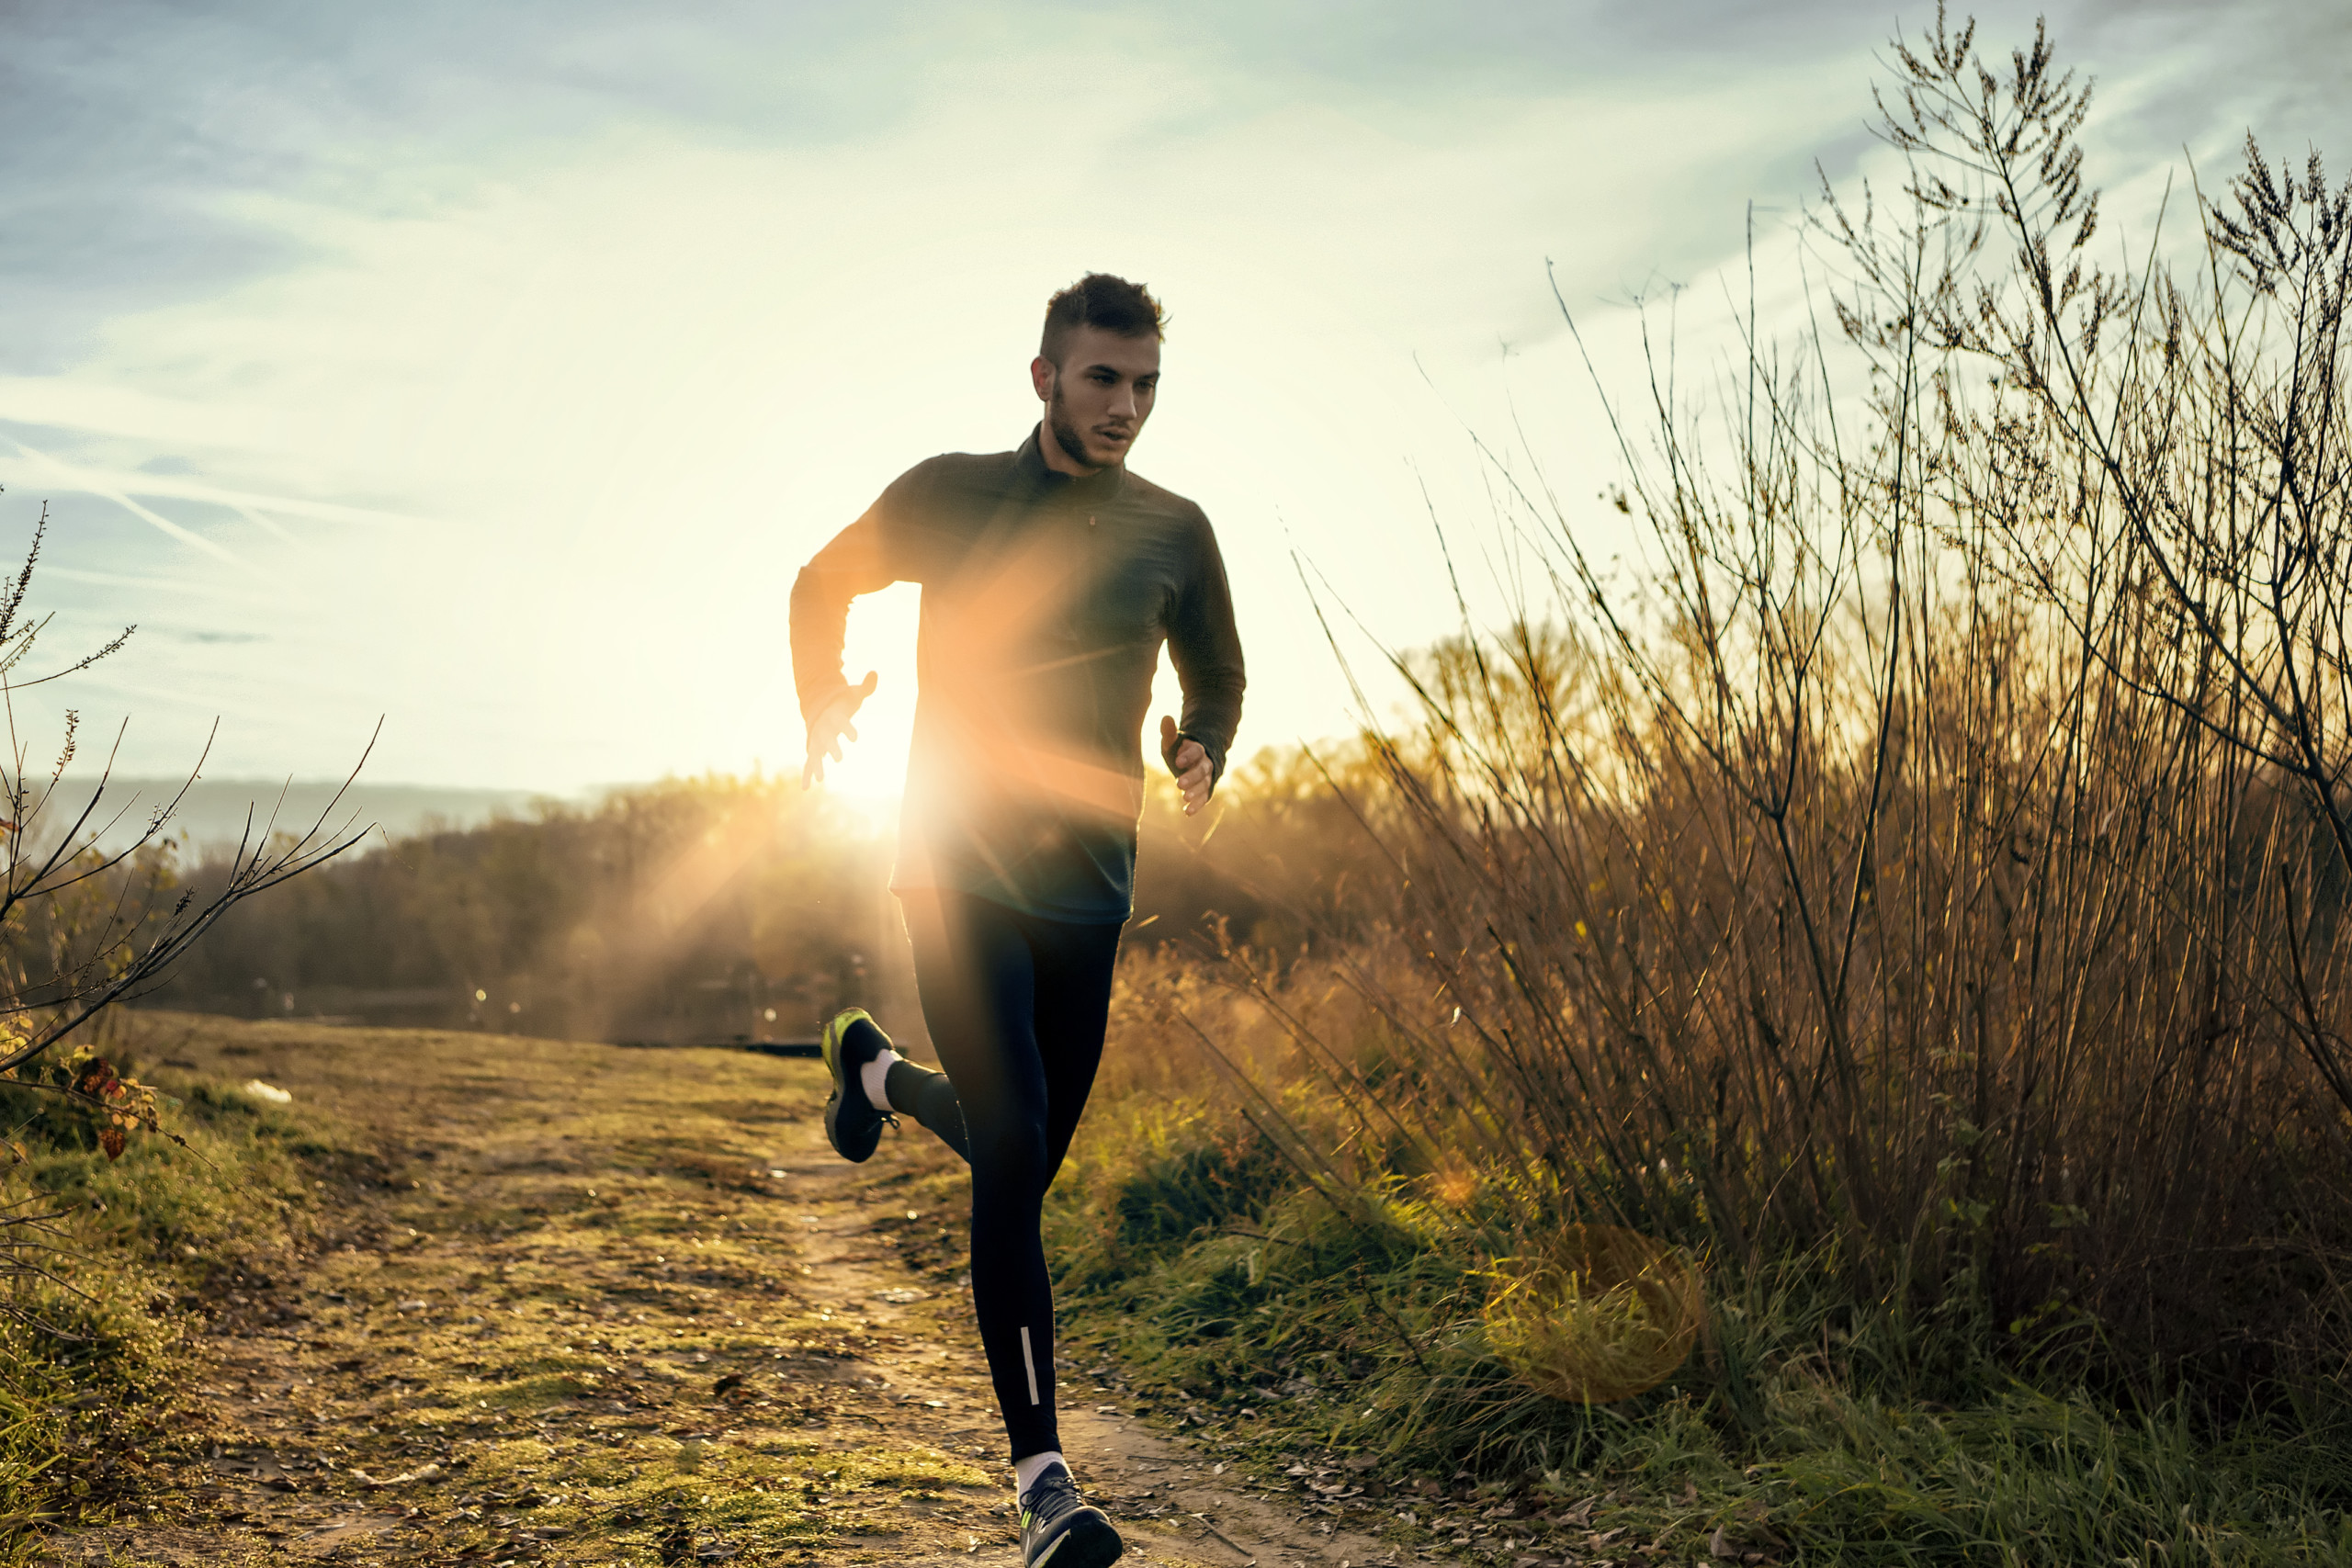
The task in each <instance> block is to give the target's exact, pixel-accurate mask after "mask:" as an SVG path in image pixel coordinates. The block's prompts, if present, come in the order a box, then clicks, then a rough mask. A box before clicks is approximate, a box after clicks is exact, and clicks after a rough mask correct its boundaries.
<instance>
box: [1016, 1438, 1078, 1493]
mask: <svg viewBox="0 0 2352 1568" xmlns="http://www.w3.org/2000/svg"><path fill="white" fill-rule="evenodd" d="M1056 1464H1057V1465H1060V1466H1061V1467H1062V1468H1063V1469H1064V1470H1068V1469H1069V1461H1068V1460H1066V1459H1064V1458H1062V1456H1061V1454H1060V1452H1059V1451H1058V1450H1054V1449H1047V1450H1046V1451H1045V1452H1044V1453H1041V1454H1031V1455H1030V1456H1029V1457H1028V1458H1027V1459H1017V1460H1014V1461H1012V1495H1013V1496H1014V1497H1015V1498H1016V1499H1017V1498H1021V1497H1026V1496H1027V1495H1029V1488H1031V1487H1032V1486H1035V1485H1036V1484H1037V1477H1039V1476H1041V1475H1043V1474H1045V1473H1046V1467H1047V1466H1048V1465H1056Z"/></svg>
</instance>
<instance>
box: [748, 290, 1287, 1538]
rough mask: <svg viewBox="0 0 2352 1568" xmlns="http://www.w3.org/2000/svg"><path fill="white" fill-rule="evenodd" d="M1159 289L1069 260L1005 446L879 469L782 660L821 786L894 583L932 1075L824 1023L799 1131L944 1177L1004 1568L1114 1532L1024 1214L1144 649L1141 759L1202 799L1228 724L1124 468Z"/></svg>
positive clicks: (1229, 616) (1196, 600)
mask: <svg viewBox="0 0 2352 1568" xmlns="http://www.w3.org/2000/svg"><path fill="white" fill-rule="evenodd" d="M1163 322H1164V318H1163V316H1162V314H1161V311H1160V308H1159V301H1157V300H1156V299H1153V298H1152V297H1151V296H1150V294H1148V293H1147V292H1146V291H1145V290H1144V289H1143V288H1141V287H1140V286H1138V285H1136V284H1132V283H1129V282H1127V281H1125V279H1123V278H1117V277H1112V276H1107V275H1105V274H1102V273H1095V274H1092V275H1091V276H1087V277H1084V278H1081V279H1080V281H1079V282H1077V283H1075V284H1072V285H1071V286H1070V287H1069V288H1065V289H1063V290H1062V291H1061V292H1060V293H1058V294H1056V295H1055V296H1054V297H1053V299H1052V300H1051V301H1050V302H1049V303H1048V304H1047V306H1046V329H1045V340H1044V343H1043V344H1042V346H1041V347H1040V349H1039V351H1038V354H1037V357H1036V358H1035V360H1033V361H1032V362H1031V363H1030V367H1029V373H1030V378H1031V381H1032V383H1033V385H1034V387H1035V391H1036V394H1037V398H1038V400H1039V401H1040V402H1041V403H1042V404H1043V405H1044V417H1043V418H1042V419H1041V420H1040V421H1039V423H1038V425H1037V428H1036V429H1035V431H1033V432H1032V433H1031V434H1030V436H1029V439H1028V440H1027V441H1025V442H1024V443H1023V444H1022V446H1021V447H1020V449H1019V450H1018V451H1013V452H1001V453H996V454H993V455H990V456H987V457H976V456H972V455H970V454H964V453H956V454H951V455H948V456H945V457H933V458H932V459H931V460H929V461H928V462H924V463H919V464H917V465H916V466H915V467H914V468H910V469H908V470H907V472H906V473H904V474H902V475H900V476H899V478H898V479H895V480H894V481H892V483H891V485H890V487H889V488H888V490H886V491H883V492H882V497H881V499H880V500H878V501H876V502H875V503H874V504H873V505H872V506H871V507H869V508H868V509H867V510H866V513H865V515H864V516H863V517H860V518H859V519H858V520H857V521H856V522H855V523H853V524H851V525H849V526H848V527H847V528H845V529H843V530H842V533H841V534H840V535H839V536H836V537H835V538H834V540H833V541H832V543H831V544H829V545H827V546H826V547H824V548H823V549H821V550H820V551H819V552H818V553H817V556H816V558H814V559H813V560H811V561H810V562H809V565H808V567H807V568H806V569H805V570H802V572H801V573H800V577H799V580H798V581H797V582H796V583H795V584H794V585H793V590H792V668H793V676H794V681H795V683H796V685H797V688H798V693H799V698H800V711H801V715H802V716H803V717H804V718H805V719H806V720H807V721H808V726H809V752H808V759H809V760H808V762H807V764H806V766H805V769H804V771H803V773H802V783H803V784H812V783H815V782H817V781H819V780H820V779H821V778H822V777H823V776H824V766H825V760H826V759H827V758H828V757H830V758H831V759H832V760H834V761H840V760H841V756H842V742H843V741H844V740H854V739H857V730H856V728H855V727H854V724H853V722H852V721H853V719H854V716H855V715H856V713H857V709H858V707H859V705H861V704H863V703H864V702H865V699H866V697H867V696H869V695H870V694H872V693H873V691H874V687H875V676H874V674H873V672H871V671H868V672H867V674H866V676H865V680H864V681H863V682H860V683H858V684H857V685H854V686H853V685H851V684H850V683H849V680H848V677H847V675H846V673H845V672H844V671H843V670H842V628H843V626H844V624H845V622H846V620H847V617H848V614H849V604H850V601H851V600H852V599H853V598H854V597H856V596H857V595H858V594H860V593H870V592H874V591H876V589H880V588H884V587H887V586H888V585H889V584H890V583H893V582H920V583H922V621H921V626H920V629H919V631H918V633H917V636H916V642H915V666H916V676H917V684H918V691H917V694H916V703H915V728H914V746H913V751H912V754H911V756H910V759H909V761H908V765H907V785H906V807H905V814H904V817H903V819H902V821H901V823H900V828H899V863H898V868H897V871H896V872H895V873H894V874H893V875H892V877H891V881H890V886H891V889H892V890H893V891H894V892H896V893H897V894H898V896H899V903H900V908H901V911H902V912H903V914H904V915H905V918H906V923H907V934H908V938H909V940H910V942H911V943H912V945H913V949H914V964H915V982H916V988H917V990H918V992H919V993H920V995H921V997H922V1015H923V1021H924V1022H925V1023H926V1024H927V1025H928V1026H929V1028H930V1031H931V1039H932V1043H933V1046H935V1047H936V1048H937V1050H938V1052H939V1060H940V1064H941V1066H944V1067H945V1068H946V1071H945V1073H944V1074H941V1073H934V1072H932V1071H930V1070H929V1069H927V1068H924V1067H922V1066H917V1065H916V1064H915V1063H913V1062H910V1061H908V1060H906V1059H904V1058H903V1057H900V1056H899V1055H898V1054H897V1053H896V1052H894V1051H892V1050H891V1049H890V1042H889V1039H888V1036H886V1035H885V1034H884V1033H883V1032H882V1031H881V1030H880V1029H878V1028H876V1026H875V1024H874V1021H872V1020H871V1019H869V1018H868V1017H866V1015H865V1013H864V1012H862V1011H858V1010H851V1011H849V1012H845V1013H843V1014H842V1015H841V1016H840V1017H839V1018H837V1019H835V1020H834V1021H832V1022H831V1024H829V1025H828V1026H827V1027H826V1030H825V1040H824V1045H825V1050H824V1055H825V1063H826V1066H827V1067H828V1068H829V1069H830V1071H831V1075H832V1094H831V1099H830V1100H827V1102H826V1105H825V1131H826V1134H827V1135H828V1136H829V1137H831V1140H832V1143H833V1147H834V1148H835V1149H837V1150H838V1151H840V1153H841V1154H842V1156H844V1157H845V1158H848V1159H853V1160H863V1159H865V1157H867V1156H869V1155H871V1154H872V1153H873V1152H874V1148H875V1145H876V1142H877V1141H878V1140H879V1138H880V1136H881V1128H882V1123H883V1122H885V1121H891V1122H895V1120H896V1118H897V1117H898V1116H899V1115H905V1116H911V1117H913V1118H914V1119H915V1120H916V1121H917V1122H920V1123H921V1124H922V1126H924V1127H926V1128H928V1129H929V1130H930V1131H931V1132H933V1134H937V1135H938V1136H939V1137H940V1138H941V1139H943V1140H944V1142H946V1143H947V1144H948V1145H949V1146H950V1147H952V1148H954V1149H955V1150H956V1152H957V1153H958V1154H960V1155H962V1156H964V1157H965V1158H966V1159H967V1160H968V1161H969V1162H970V1164H971V1168H972V1233H971V1239H972V1303H973V1306H974V1309H975V1312H976V1314H977V1316H978V1320H979V1331H980V1344H981V1348H983V1349H984V1350H985V1351H986V1352H987V1355H988V1361H989V1376H990V1380H991V1381H992V1382H993V1383H994V1384H995V1387H996V1397H997V1404H999V1406H1000V1407H1001V1409H1002V1410H1003V1412H1004V1426H1005V1434H1006V1436H1007V1437H1008V1438H1010V1439H1011V1444H1012V1468H1013V1475H1014V1481H1015V1496H1016V1497H1017V1499H1018V1501H1019V1505H1020V1515H1021V1554H1022V1562H1023V1564H1025V1565H1027V1568H1103V1564H1106V1563H1109V1562H1114V1561H1115V1560H1116V1559H1117V1558H1118V1557H1119V1555H1120V1553H1121V1552H1122V1551H1124V1550H1125V1549H1124V1547H1123V1546H1122V1544H1121V1542H1120V1540H1119V1535H1118V1532H1117V1531H1116V1530H1115V1529H1113V1528H1112V1525H1111V1521H1110V1519H1109V1518H1108V1517H1105V1516H1104V1515H1103V1512H1102V1511H1101V1510H1100V1509H1098V1508H1095V1507H1092V1506H1090V1505H1088V1504H1087V1503H1086V1501H1085V1500H1084V1498H1083V1497H1082V1496H1080V1493H1079V1490H1078V1486H1077V1484H1076V1483H1075V1482H1074V1481H1073V1480H1072V1479H1071V1476H1070V1471H1069V1464H1068V1463H1067V1462H1066V1461H1064V1460H1063V1458H1062V1453H1061V1438H1060V1437H1059V1435H1058V1433H1057V1430H1056V1427H1055V1422H1054V1309H1053V1295H1052V1290H1051V1286H1050V1282H1049V1280H1048V1279H1047V1276H1046V1255H1045V1248H1044V1246H1043V1244H1042V1243H1041V1241H1040V1240H1039V1237H1038V1222H1039V1215H1040V1212H1041V1207H1042V1205H1043V1202H1044V1200H1045V1195H1046V1186H1047V1185H1048V1184H1049V1183H1050V1182H1051V1181H1052V1180H1053V1179H1054V1173H1055V1171H1056V1170H1057V1169H1058V1168H1060V1166H1061V1162H1062V1156H1063V1155H1064V1154H1065V1153H1067V1152H1068V1150H1069V1142H1070V1135H1071V1134H1072V1133H1074V1132H1075V1131H1076V1130H1077V1127H1078V1119H1079V1115H1080V1112H1081V1111H1083V1110H1084V1109H1085V1107H1086V1096H1087V1091H1088V1089H1091V1087H1092V1085H1093V1082H1094V1071H1095V1066H1096V1065H1097V1064H1098V1063H1099V1062H1100V1061H1101V1059H1102V1055H1103V1030H1104V1027H1105V1025H1106V1023H1107V1021H1108V1019H1109V1013H1110V1005H1111V970H1112V964H1113V963H1114V960H1115V959H1116V957H1117V955H1118V951H1119V930H1120V927H1121V925H1122V924H1123V923H1124V922H1125V920H1126V919H1127V917H1128V915H1129V914H1130V913H1132V912H1133V909H1134V888H1135V860H1136V821H1137V819H1138V818H1139V817H1140V816H1141V814H1142V809H1143V776H1144V766H1143V757H1142V739H1143V724H1144V718H1145V716H1146V714H1147V712H1148V709H1149V707H1150V703H1151V683H1152V676H1153V674H1154V672H1155V671H1156V670H1157V668H1158V666H1159V649H1160V645H1161V644H1162V643H1163V642H1164V643H1166V644H1167V646H1168V651H1169V655H1170V659H1171V660H1172V661H1173V662H1174V664H1175V667H1176V673H1177V676H1178V678H1179V680H1180V681H1181V682H1182V687H1183V694H1184V703H1183V710H1184V711H1183V717H1182V721H1181V722H1179V721H1178V720H1176V719H1173V718H1170V717H1166V716H1162V717H1161V719H1160V721H1159V751H1160V757H1161V759H1162V760H1163V761H1165V762H1166V763H1167V765H1168V768H1169V770H1170V772H1171V773H1174V774H1175V777H1176V782H1177V785H1178V787H1179V788H1180V789H1181V790H1182V793H1183V800H1184V810H1185V812H1186V813H1187V814H1188V815H1189V814H1191V813H1193V812H1196V811H1198V810H1200V808H1201V807H1203V806H1204V805H1205V804H1206V803H1207V801H1208V798H1209V792H1210V791H1211V790H1212V789H1214V788H1215V787H1216V781H1217V779H1218V777H1219V776H1220V775H1221V774H1222V773H1223V772H1224V770H1225V757H1226V749H1227V747H1228V746H1229V745H1230V744H1231V743H1232V740H1233V732H1234V727H1235V726H1236V724H1237V723H1238V721H1239V719H1240V716H1241V690H1242V671H1241V645H1240V642H1239V639H1238V637H1236V636H1235V633H1234V627H1233V604H1232V599H1231V596H1230V594H1229V592H1227V585H1226V578H1225V565H1224V562H1223V561H1222V560H1221V559H1220V558H1219V557H1218V555H1217V547H1216V535H1215V534H1214V533H1212V532H1211V531H1210V528H1209V524H1208V519H1207V518H1206V517H1205V516H1204V515H1203V514H1202V513H1201V509H1200V508H1199V507H1197V506H1195V505H1193V503H1192V502H1189V501H1186V500H1184V499H1183V498H1182V496H1177V495H1171V494H1170V493H1169V492H1168V491H1164V490H1161V489H1160V488H1159V486H1157V485H1154V484H1152V483H1150V482H1148V481H1147V480H1145V479H1139V478H1137V477H1136V475H1134V474H1131V473H1129V472H1128V471H1127V467H1126V462H1127V453H1128V451H1129V450H1130V449H1131V448H1132V447H1133V446H1134V445H1135V441H1136V436H1137V435H1139V434H1142V432H1143V426H1144V421H1146V420H1147V419H1148V418H1150V417H1151V409H1152V402H1153V400H1154V398H1155V397H1156V396H1157V395H1158V392H1159V345H1160V340H1161V329H1162V325H1163Z"/></svg>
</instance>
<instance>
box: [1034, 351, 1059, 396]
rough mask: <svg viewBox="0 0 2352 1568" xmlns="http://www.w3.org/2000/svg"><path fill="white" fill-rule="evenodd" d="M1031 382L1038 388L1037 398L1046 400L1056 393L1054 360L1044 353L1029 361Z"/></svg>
mask: <svg viewBox="0 0 2352 1568" xmlns="http://www.w3.org/2000/svg"><path fill="white" fill-rule="evenodd" d="M1029 384H1030V385H1031V386H1033V387H1035V388H1036V389H1037V400H1038V401H1039V402H1041V403H1042V402H1046V401H1049V400H1051V399H1052V398H1053V395H1054V362H1053V361H1052V360H1050V359H1048V358H1046V356H1045V355H1042V354H1041V355H1038V356H1037V357H1036V358H1035V359H1033V360H1031V361H1030V362H1029Z"/></svg>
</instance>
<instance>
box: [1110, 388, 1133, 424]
mask: <svg viewBox="0 0 2352 1568" xmlns="http://www.w3.org/2000/svg"><path fill="white" fill-rule="evenodd" d="M1111 412H1112V413H1114V415H1116V416H1117V417H1119V418H1121V419H1133V418H1135V416H1136V389H1135V387H1134V386H1133V385H1132V384H1127V385H1123V386H1120V387H1117V388H1114V389H1113V390H1112V393H1111Z"/></svg>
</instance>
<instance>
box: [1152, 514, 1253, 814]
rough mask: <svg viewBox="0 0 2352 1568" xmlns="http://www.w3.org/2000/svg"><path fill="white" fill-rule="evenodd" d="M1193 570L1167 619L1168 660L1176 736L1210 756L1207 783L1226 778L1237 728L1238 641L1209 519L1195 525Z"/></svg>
mask: <svg viewBox="0 0 2352 1568" xmlns="http://www.w3.org/2000/svg"><path fill="white" fill-rule="evenodd" d="M1195 538H1196V540H1197V544H1196V546H1195V547H1194V550H1193V562H1192V570H1190V571H1189V572H1188V573H1187V574H1186V578H1185V581H1184V584H1183V586H1182V588H1181V589H1180V590H1179V591H1178V592H1177V595H1176V605H1175V612H1174V614H1173V615H1171V616H1170V619H1169V626H1168V658H1169V661H1170V663H1172V664H1174V665H1175V667H1176V680H1177V683H1178V684H1179V685H1181V686H1182V688H1183V692H1184V716H1183V718H1182V720H1181V721H1180V722H1179V724H1178V726H1177V729H1178V733H1180V734H1182V735H1183V736H1184V737H1185V738H1186V739H1192V740H1197V741H1199V742H1200V743H1201V749H1202V750H1204V751H1206V752H1207V753H1208V754H1209V772H1210V777H1211V778H1212V779H1213V780H1214V779H1220V778H1223V777H1224V776H1225V755H1226V752H1227V750H1229V749H1230V748H1231V747H1232V745H1233V735H1234V731H1235V730H1237V729H1238V728H1240V726H1241V693H1242V688H1243V687H1244V685H1245V684H1246V683H1247V682H1246V680H1245V678H1244V676H1243V672H1242V668H1241V637H1240V634H1239V633H1238V632H1237V631H1236V630H1235V629H1234V626H1233V590H1232V588H1231V586H1230V585H1229V584H1228V583H1227V581H1226V577H1225V558H1224V557H1223V556H1222V555H1220V554H1219V553H1218V551H1217V547H1216V532H1215V531H1214V530H1212V529H1211V528H1210V527H1209V524H1208V519H1207V518H1205V517H1204V518H1202V519H1200V526H1199V530H1198V532H1197V534H1196V535H1195Z"/></svg>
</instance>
